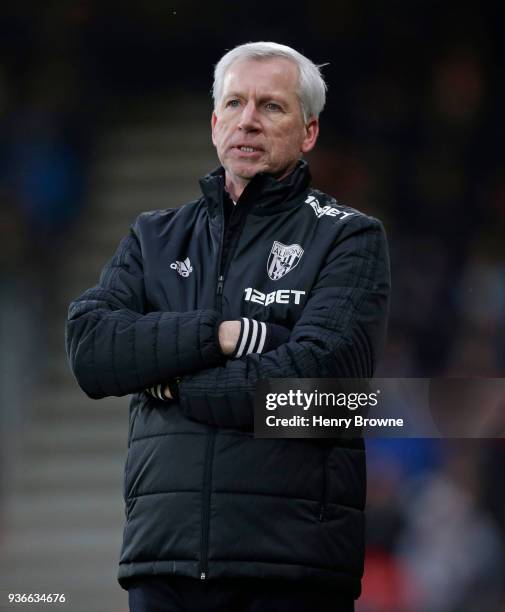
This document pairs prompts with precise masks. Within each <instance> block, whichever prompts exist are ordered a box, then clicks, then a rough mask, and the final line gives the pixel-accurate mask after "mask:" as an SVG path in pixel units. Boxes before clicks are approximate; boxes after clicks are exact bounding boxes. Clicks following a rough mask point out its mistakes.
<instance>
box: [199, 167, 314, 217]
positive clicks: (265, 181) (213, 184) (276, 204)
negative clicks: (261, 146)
mask: <svg viewBox="0 0 505 612" xmlns="http://www.w3.org/2000/svg"><path fill="white" fill-rule="evenodd" d="M310 181H311V176H310V171H309V165H308V164H307V162H306V161H305V160H299V161H298V163H297V165H296V167H295V168H294V170H293V171H292V172H291V173H290V174H288V176H286V177H284V178H283V179H282V180H280V181H279V180H277V179H276V178H275V177H274V176H272V174H270V173H269V172H259V173H258V174H256V175H255V176H254V177H253V178H252V179H251V180H250V181H249V183H248V184H247V186H246V188H245V189H244V191H243V192H242V195H241V196H240V198H239V199H238V201H237V204H236V205H237V206H240V207H243V206H244V207H247V208H248V209H250V210H254V213H255V214H258V215H266V214H272V213H274V212H280V211H281V210H284V209H285V208H290V207H292V206H293V200H294V199H296V198H297V197H298V196H299V195H300V194H301V193H302V192H303V191H305V190H306V189H307V187H308V186H309V184H310ZM199 183H200V188H201V190H202V193H203V197H204V198H205V201H206V203H207V205H208V207H209V211H210V214H211V216H214V215H216V214H219V213H221V211H222V202H223V197H224V193H225V188H224V187H225V170H224V168H223V167H222V166H219V168H216V169H215V170H213V171H212V172H210V173H209V174H207V175H206V176H204V177H203V178H201V179H200V181H199Z"/></svg>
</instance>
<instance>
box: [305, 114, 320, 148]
mask: <svg viewBox="0 0 505 612" xmlns="http://www.w3.org/2000/svg"><path fill="white" fill-rule="evenodd" d="M318 136H319V119H316V118H315V117H312V119H310V120H309V122H308V123H307V125H306V126H305V137H304V139H303V141H302V144H301V147H300V150H301V152H302V153H308V152H309V151H312V149H313V148H314V147H315V146H316V140H317V137H318Z"/></svg>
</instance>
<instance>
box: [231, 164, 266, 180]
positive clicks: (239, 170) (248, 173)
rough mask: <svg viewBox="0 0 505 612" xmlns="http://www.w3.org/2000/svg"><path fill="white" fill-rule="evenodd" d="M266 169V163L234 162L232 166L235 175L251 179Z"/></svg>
mask: <svg viewBox="0 0 505 612" xmlns="http://www.w3.org/2000/svg"><path fill="white" fill-rule="evenodd" d="M265 170H266V168H265V167H264V164H251V163H242V164H232V165H231V166H230V171H231V172H232V173H233V174H235V176H239V177H240V178H242V179H251V178H252V177H253V176H255V175H256V174H258V172H264V171H265Z"/></svg>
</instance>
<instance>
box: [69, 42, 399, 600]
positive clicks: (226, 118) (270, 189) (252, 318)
mask: <svg viewBox="0 0 505 612" xmlns="http://www.w3.org/2000/svg"><path fill="white" fill-rule="evenodd" d="M214 76H215V80H214V91H213V93H214V103H215V108H214V112H213V114H212V121H211V123H212V140H213V143H214V145H215V146H216V149H217V154H218V157H219V160H220V162H221V164H222V166H221V167H220V168H218V169H217V170H216V171H214V172H212V173H211V174H209V175H207V176H206V177H205V178H203V179H202V180H201V181H200V185H201V189H202V192H203V194H202V197H201V198H199V199H198V200H195V201H193V202H190V203H188V204H186V205H185V206H182V207H179V208H171V209H167V210H162V211H154V212H149V213H144V214H141V215H140V216H139V217H138V218H137V220H136V221H135V223H134V224H133V226H132V228H131V232H130V235H129V236H128V237H126V238H125V239H124V240H123V241H122V243H121V245H120V246H119V248H118V251H117V252H116V254H115V256H114V258H113V259H112V261H111V262H110V263H109V264H108V265H107V266H106V267H105V269H104V271H103V272H102V275H101V278H100V282H99V284H98V285H97V286H96V287H94V288H93V289H89V290H88V291H86V292H85V293H84V294H83V295H82V296H81V297H79V298H78V299H76V300H75V301H74V302H73V303H72V304H71V306H70V311H69V321H68V327H67V350H68V354H69V358H70V362H71V365H72V368H73V371H74V373H75V375H76V377H77V380H78V382H79V384H80V386H81V387H82V389H83V390H84V391H85V392H86V393H87V394H88V395H89V396H90V397H92V398H101V397H105V396H107V395H126V394H129V393H132V394H133V397H132V400H131V404H130V429H129V450H128V458H127V462H126V468H125V482H124V494H125V501H126V526H125V531H124V542H123V548H122V552H121V558H120V566H119V582H120V584H121V585H122V586H123V587H124V588H126V589H128V590H129V597H130V606H131V609H132V610H149V612H155V611H156V610H198V611H205V610H233V611H237V612H238V611H241V610H258V611H261V612H266V611H268V610H275V611H279V610H289V611H290V612H294V611H296V610H309V609H310V610H353V600H354V599H355V598H356V597H358V596H359V593H360V580H361V576H362V573H363V555H364V541H363V531H364V514H363V511H364V503H365V457H364V447H363V445H362V444H361V443H360V442H357V441H350V442H348V443H347V444H340V445H337V444H331V445H328V444H322V443H318V442H317V441H311V440H300V439H282V440H280V439H260V438H258V439H255V438H254V436H253V398H254V389H255V385H256V383H257V381H258V380H260V379H267V378H279V377H283V378H285V377H370V376H372V374H373V371H374V368H375V365H376V362H377V355H378V351H379V348H380V346H381V344H382V342H383V339H384V334H385V323H386V312H387V302H388V294H389V266H388V256H387V247H386V240H385V236H384V232H383V229H382V226H381V224H380V222H378V221H377V220H376V219H373V218H370V217H367V216H366V215H363V214H361V213H359V212H358V211H356V210H354V209H352V208H349V207H347V206H343V205H341V204H338V203H337V202H336V201H335V200H334V199H333V198H331V197H330V196H327V195H325V194H324V193H322V192H320V191H317V190H315V189H312V188H311V187H310V175H309V171H308V166H307V164H306V162H304V161H303V160H302V159H301V157H302V155H303V154H304V153H307V152H309V151H310V150H311V149H312V148H313V147H314V145H315V143H316V140H317V137H318V132H319V122H318V116H319V113H320V112H321V110H322V108H323V106H324V102H325V84H324V81H323V79H322V77H321V75H320V73H319V69H318V68H317V67H316V66H315V65H314V64H313V63H312V62H311V61H310V60H308V59H307V58H306V57H304V56H303V55H301V54H299V53H298V52H297V51H295V50H293V49H291V48H289V47H286V46H283V45H278V44H275V43H249V44H246V45H241V46H239V47H236V48H235V49H233V50H232V51H230V52H229V53H227V54H226V55H225V56H224V57H223V58H222V59H221V60H220V62H219V63H218V64H217V66H216V69H215V75H214Z"/></svg>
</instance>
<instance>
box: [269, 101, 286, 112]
mask: <svg viewBox="0 0 505 612" xmlns="http://www.w3.org/2000/svg"><path fill="white" fill-rule="evenodd" d="M265 108H266V109H267V110H269V111H280V110H282V108H281V107H280V105H279V104H276V103H275V102H267V103H266V104H265Z"/></svg>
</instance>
